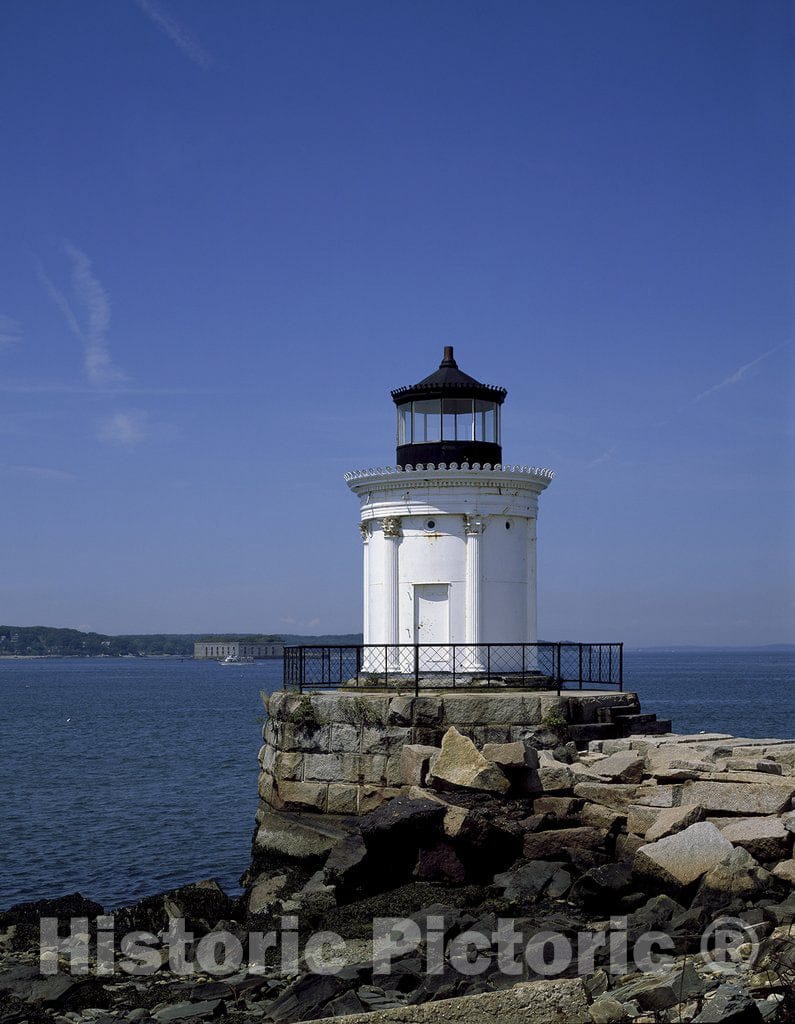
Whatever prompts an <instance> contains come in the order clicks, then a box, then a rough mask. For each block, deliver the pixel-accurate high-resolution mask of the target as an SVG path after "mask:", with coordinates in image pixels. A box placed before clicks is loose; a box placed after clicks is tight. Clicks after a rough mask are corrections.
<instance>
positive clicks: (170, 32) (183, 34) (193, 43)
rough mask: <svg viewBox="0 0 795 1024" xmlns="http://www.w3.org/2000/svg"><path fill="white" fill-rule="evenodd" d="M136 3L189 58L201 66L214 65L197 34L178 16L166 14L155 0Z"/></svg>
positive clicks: (135, 1)
mask: <svg viewBox="0 0 795 1024" xmlns="http://www.w3.org/2000/svg"><path fill="white" fill-rule="evenodd" d="M134 3H135V5H136V7H138V8H139V9H140V10H141V11H143V13H144V14H145V15H146V16H147V18H149V20H150V21H152V22H153V23H154V24H155V25H156V26H157V27H158V28H159V29H160V31H161V32H162V33H163V34H164V35H166V36H168V38H169V39H170V40H171V42H172V43H174V45H175V46H178V47H179V48H180V50H182V52H183V53H184V54H185V56H186V57H187V58H188V60H192V61H193V63H194V64H198V65H199V67H200V68H205V69H206V68H209V67H210V66H211V65H212V58H211V57H210V55H209V53H207V51H206V50H205V49H204V48H203V47H202V46H201V44H200V43H199V42H198V40H197V39H196V38H195V36H194V35H193V34H192V33H191V32H190V31H189V30H188V29H187V28H185V26H184V25H181V24H180V23H179V22H178V21H177V20H176V18H172V17H171V15H170V14H166V12H165V11H164V10H163V9H162V7H160V6H159V4H157V3H155V0H134Z"/></svg>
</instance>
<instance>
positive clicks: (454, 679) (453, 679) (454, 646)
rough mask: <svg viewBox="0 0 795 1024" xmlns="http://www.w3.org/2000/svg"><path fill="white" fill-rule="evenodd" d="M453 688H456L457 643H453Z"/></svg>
mask: <svg viewBox="0 0 795 1024" xmlns="http://www.w3.org/2000/svg"><path fill="white" fill-rule="evenodd" d="M453 689H455V644H453Z"/></svg>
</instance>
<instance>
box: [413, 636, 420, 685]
mask: <svg viewBox="0 0 795 1024" xmlns="http://www.w3.org/2000/svg"><path fill="white" fill-rule="evenodd" d="M419 695H420V645H419V644H414V696H415V697H419Z"/></svg>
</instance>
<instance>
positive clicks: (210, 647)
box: [193, 637, 284, 660]
mask: <svg viewBox="0 0 795 1024" xmlns="http://www.w3.org/2000/svg"><path fill="white" fill-rule="evenodd" d="M283 654H284V644H283V643H282V642H281V641H280V640H268V641H263V642H260V641H254V640H224V639H223V638H218V637H216V638H215V639H212V640H198V641H197V642H196V643H195V644H194V645H193V657H194V658H197V659H203V658H213V659H215V660H217V659H219V658H230V657H231V658H281V657H282V655H283Z"/></svg>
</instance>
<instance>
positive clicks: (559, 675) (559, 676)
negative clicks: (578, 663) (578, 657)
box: [555, 643, 563, 696]
mask: <svg viewBox="0 0 795 1024" xmlns="http://www.w3.org/2000/svg"><path fill="white" fill-rule="evenodd" d="M555 646H556V647H557V654H558V670H557V672H556V673H555V676H556V680H557V684H558V696H560V684H561V683H562V682H563V673H562V671H561V662H560V649H561V644H560V643H558V644H556V645H555Z"/></svg>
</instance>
